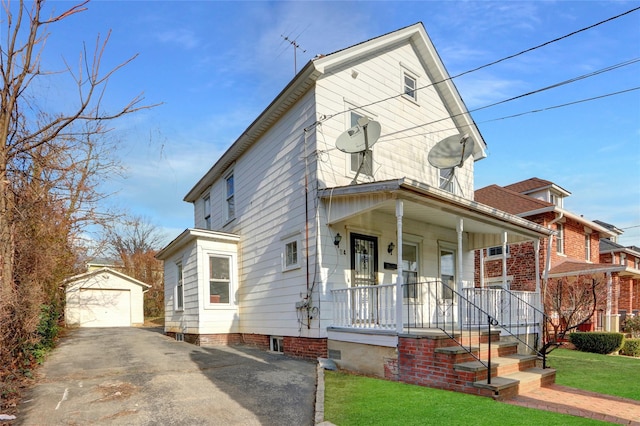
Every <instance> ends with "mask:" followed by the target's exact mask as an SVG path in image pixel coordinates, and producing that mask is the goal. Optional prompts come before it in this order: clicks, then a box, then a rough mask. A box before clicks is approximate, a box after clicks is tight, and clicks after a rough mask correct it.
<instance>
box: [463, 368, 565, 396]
mask: <svg viewBox="0 0 640 426" xmlns="http://www.w3.org/2000/svg"><path fill="white" fill-rule="evenodd" d="M555 379H556V370H555V369H553V368H545V369H542V368H538V367H534V368H529V369H527V370H524V371H518V372H515V373H510V374H505V375H504V376H498V377H492V378H491V383H490V384H489V383H487V380H486V379H484V380H478V381H476V382H474V384H473V386H474V387H476V388H479V389H486V390H489V391H491V392H492V394H493V398H495V399H499V400H502V399H508V398H513V397H515V396H518V395H520V394H522V393H526V392H530V391H532V390H535V389H538V388H540V387H544V386H549V385H551V384H553V383H554V382H555Z"/></svg>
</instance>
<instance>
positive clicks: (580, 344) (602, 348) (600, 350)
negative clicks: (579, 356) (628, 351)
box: [569, 333, 624, 354]
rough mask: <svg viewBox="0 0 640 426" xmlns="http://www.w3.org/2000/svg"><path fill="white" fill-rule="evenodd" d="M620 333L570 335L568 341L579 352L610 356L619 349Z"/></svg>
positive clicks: (622, 337) (621, 335)
mask: <svg viewBox="0 0 640 426" xmlns="http://www.w3.org/2000/svg"><path fill="white" fill-rule="evenodd" d="M623 339H624V335H623V334H622V333H571V334H570V335H569V341H570V342H571V343H573V344H574V345H575V347H576V349H578V350H579V351H582V352H592V353H596V354H610V353H612V352H615V351H617V350H619V349H620V347H621V346H622V341H623Z"/></svg>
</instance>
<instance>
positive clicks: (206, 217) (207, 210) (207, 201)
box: [203, 195, 211, 229]
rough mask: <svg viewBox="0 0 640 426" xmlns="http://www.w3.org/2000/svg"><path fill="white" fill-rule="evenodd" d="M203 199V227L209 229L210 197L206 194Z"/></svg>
mask: <svg viewBox="0 0 640 426" xmlns="http://www.w3.org/2000/svg"><path fill="white" fill-rule="evenodd" d="M203 201H204V204H203V213H204V228H205V229H211V197H209V196H208V195H207V196H206V197H204V200H203Z"/></svg>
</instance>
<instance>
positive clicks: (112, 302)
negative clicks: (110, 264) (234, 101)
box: [65, 268, 151, 327]
mask: <svg viewBox="0 0 640 426" xmlns="http://www.w3.org/2000/svg"><path fill="white" fill-rule="evenodd" d="M65 284H66V294H67V304H66V307H65V320H66V323H67V325H70V326H80V327H130V326H132V325H141V324H142V323H144V308H143V303H144V302H143V297H144V296H143V295H144V292H145V291H146V290H147V289H148V288H149V287H151V286H150V285H148V284H145V283H143V282H141V281H138V280H136V279H134V278H131V277H129V276H127V275H125V274H123V273H121V272H118V271H115V270H113V269H111V268H101V269H96V270H94V271H90V272H87V273H84V274H81V275H76V276H75V277H71V278H69V279H67V280H66V281H65Z"/></svg>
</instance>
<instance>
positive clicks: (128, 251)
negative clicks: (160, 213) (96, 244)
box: [107, 216, 166, 317]
mask: <svg viewBox="0 0 640 426" xmlns="http://www.w3.org/2000/svg"><path fill="white" fill-rule="evenodd" d="M165 240H166V236H165V235H164V234H163V233H162V232H160V230H159V229H158V228H157V227H156V226H154V225H153V224H151V222H149V220H147V219H145V218H142V217H139V216H136V217H133V218H130V219H127V220H124V221H121V222H120V223H119V225H118V226H116V227H111V228H109V229H108V231H107V247H108V254H109V255H110V257H113V258H116V259H118V261H119V263H120V264H121V266H120V267H119V268H120V269H121V270H122V272H124V273H125V274H127V275H129V276H130V277H133V278H135V279H137V280H139V281H142V282H143V283H145V284H149V285H150V286H151V288H150V289H149V291H147V293H146V294H145V300H144V313H145V316H147V317H159V316H163V315H164V280H163V277H164V272H163V267H162V262H161V261H160V260H158V259H156V258H155V255H156V253H157V252H158V251H159V250H160V249H161V248H162V247H163V246H164V243H165Z"/></svg>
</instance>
